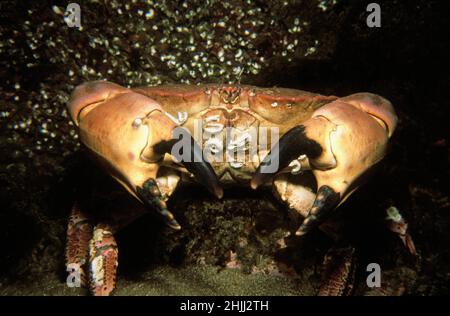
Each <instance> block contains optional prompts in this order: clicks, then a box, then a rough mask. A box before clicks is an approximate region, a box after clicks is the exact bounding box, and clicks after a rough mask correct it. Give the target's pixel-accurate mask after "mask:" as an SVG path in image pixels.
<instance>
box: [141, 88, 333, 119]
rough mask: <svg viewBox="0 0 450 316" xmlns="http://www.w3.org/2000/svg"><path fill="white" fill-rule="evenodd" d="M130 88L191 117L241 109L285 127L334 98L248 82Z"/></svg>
mask: <svg viewBox="0 0 450 316" xmlns="http://www.w3.org/2000/svg"><path fill="white" fill-rule="evenodd" d="M133 90H134V91H136V92H138V93H142V94H144V95H146V96H148V97H150V98H152V99H153V100H155V101H156V102H158V103H159V104H160V105H161V106H162V107H163V108H164V109H165V110H166V111H167V112H169V113H171V114H174V113H176V112H187V114H188V116H189V117H191V118H192V116H194V117H200V116H201V113H202V112H203V111H205V110H207V109H208V108H216V107H223V108H225V109H227V110H228V111H232V110H233V109H243V110H246V111H247V112H249V113H252V114H255V116H257V117H258V118H259V119H260V121H265V123H266V124H267V125H268V126H270V125H283V126H286V127H292V126H295V125H298V124H300V123H301V122H303V121H305V120H307V119H308V118H310V117H311V115H312V113H313V112H314V111H315V110H316V109H318V108H319V107H321V106H322V105H324V104H326V103H329V102H332V101H334V100H336V99H337V97H335V96H323V95H320V94H316V93H311V92H306V91H302V90H294V89H286V88H276V87H274V88H260V87H255V86H248V85H217V84H204V85H197V86H191V85H165V86H157V87H142V88H136V89H133ZM196 114H198V115H196Z"/></svg>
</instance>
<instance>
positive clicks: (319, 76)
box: [0, 0, 450, 295]
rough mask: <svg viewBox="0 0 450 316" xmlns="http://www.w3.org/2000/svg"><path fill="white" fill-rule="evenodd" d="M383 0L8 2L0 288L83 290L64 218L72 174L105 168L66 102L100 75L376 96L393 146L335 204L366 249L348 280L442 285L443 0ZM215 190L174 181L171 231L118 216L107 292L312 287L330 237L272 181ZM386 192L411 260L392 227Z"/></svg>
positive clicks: (448, 279) (74, 187) (77, 181)
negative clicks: (68, 16) (304, 226)
mask: <svg viewBox="0 0 450 316" xmlns="http://www.w3.org/2000/svg"><path fill="white" fill-rule="evenodd" d="M379 3H380V5H381V8H382V27H381V28H379V29H377V28H374V29H371V28H368V27H367V25H366V21H365V20H366V17H367V12H366V5H367V4H366V3H365V2H364V1H355V2H352V4H347V3H344V1H335V0H333V1H331V0H330V1H324V0H310V1H299V0H285V1H243V0H242V1H241V0H236V1H234V0H233V1H215V0H211V1H207V2H205V1H142V2H139V1H130V2H128V3H123V2H120V1H108V2H102V1H83V3H82V4H81V25H82V28H81V29H80V30H78V29H76V28H69V27H68V26H67V24H66V23H65V21H64V11H65V6H66V2H64V1H39V2H24V1H2V2H1V3H0V16H1V24H0V63H1V67H0V82H1V86H0V130H1V133H0V152H1V155H0V187H1V190H0V249H2V254H1V255H0V295H5V294H10V295H11V294H12V295H39V294H51V295H53V294H54V295H56V294H67V295H73V294H75V295H76V294H83V293H82V292H80V291H76V290H71V289H68V288H67V287H66V286H65V284H64V281H65V272H64V262H63V259H64V254H63V250H64V243H65V229H66V221H67V219H66V218H67V215H68V212H69V209H70V206H71V203H72V201H73V200H74V198H75V197H76V194H77V193H79V192H80V190H79V188H80V187H83V186H85V185H87V184H93V185H94V186H99V187H107V186H109V185H112V186H113V184H110V183H109V181H110V180H109V179H107V178H106V177H103V176H102V174H101V172H100V171H97V170H95V167H94V166H92V165H91V164H90V162H88V161H86V159H85V158H84V155H83V153H82V152H81V151H80V146H79V143H78V140H77V135H76V133H75V131H74V129H73V126H72V123H71V122H70V119H69V117H68V115H67V112H66V103H67V100H68V98H69V95H70V93H71V91H72V90H73V89H74V87H75V86H76V85H78V84H80V83H82V82H84V81H89V80H99V79H106V80H109V81H113V82H116V83H118V84H122V85H126V86H139V85H158V84H165V83H189V84H196V83H206V82H216V83H238V82H241V83H243V84H255V85H261V86H273V85H277V86H282V87H288V88H297V89H303V90H310V91H314V92H319V93H323V94H334V95H345V94H350V93H353V92H356V91H371V92H374V93H378V94H380V95H383V96H385V97H386V98H388V99H389V100H391V101H392V103H393V104H394V106H395V108H396V110H397V112H398V115H399V117H400V123H399V127H398V130H397V131H396V135H395V137H394V141H393V144H392V148H391V151H390V154H389V155H388V157H387V158H386V162H385V164H384V168H383V169H382V170H381V171H380V173H379V174H377V175H376V176H375V177H373V178H372V179H370V181H369V183H368V184H367V185H366V186H365V187H363V188H361V189H360V191H359V192H358V193H357V194H355V195H354V196H353V197H352V198H351V199H349V201H347V202H346V203H345V204H344V205H343V206H342V207H341V208H340V211H339V213H340V214H341V215H342V217H343V218H344V219H346V220H348V230H347V231H348V236H347V238H348V240H349V242H350V243H351V244H352V245H353V246H355V247H356V248H357V249H358V250H357V256H358V260H359V264H360V268H359V270H358V272H357V275H358V276H359V283H358V284H359V286H357V289H356V294H364V293H366V290H367V289H365V288H364V286H363V285H364V283H365V282H364V280H365V279H364V276H365V264H367V263H369V262H379V263H380V264H381V265H382V266H383V267H386V279H387V282H388V283H389V286H390V287H392V288H393V290H392V291H391V292H389V293H391V294H410V295H433V294H441V295H442V294H449V293H450V291H449V286H448V285H449V284H450V264H449V262H450V252H449V248H448V244H449V243H450V230H449V229H448V227H449V224H450V223H449V210H450V202H449V197H448V189H446V188H448V187H450V183H449V170H450V168H449V157H450V155H449V139H448V128H447V126H448V123H447V118H448V109H447V98H445V96H444V92H445V91H449V88H450V87H449V83H450V72H449V71H448V69H446V66H445V65H448V61H447V58H448V57H447V56H448V52H449V43H448V41H446V40H443V39H445V38H448V35H447V36H442V37H441V36H440V35H439V34H440V32H441V31H442V30H448V29H450V28H449V22H448V19H446V18H445V17H444V16H443V15H444V14H443V13H442V12H444V10H443V9H442V8H440V6H441V4H440V3H439V2H438V1H419V0H415V1H410V2H408V3H399V2H396V1H387V2H386V3H385V2H381V1H380V2H379ZM447 68H448V67H447ZM87 174H94V176H92V177H87V176H86V175H87ZM225 196H226V199H225V200H224V201H220V202H218V201H215V200H213V199H212V198H211V197H209V195H208V194H207V193H205V192H203V191H202V190H200V189H198V188H181V189H180V190H179V191H178V192H177V193H176V194H175V196H174V199H173V200H171V201H170V204H169V205H170V207H171V209H173V211H174V213H175V214H176V215H177V218H181V221H182V224H184V225H183V226H184V227H185V229H183V230H182V231H181V232H173V231H170V230H168V229H166V228H165V227H164V225H163V224H162V223H161V222H160V221H159V220H158V219H157V218H156V217H152V216H145V217H143V218H142V219H140V220H138V221H137V222H136V223H134V224H132V225H131V226H130V227H128V228H126V229H124V230H123V231H122V232H120V233H119V236H118V242H119V253H120V263H119V281H118V290H117V294H121V295H134V294H144V295H147V294H148V295H156V294H211V295H215V294H222V295H226V294H238V295H242V294H253V295H271V294H286V295H313V294H315V293H316V292H317V288H318V284H319V281H320V280H319V274H320V267H321V263H322V260H323V255H324V254H325V253H326V251H327V249H328V248H329V247H330V246H331V244H332V242H331V241H330V240H328V239H327V238H326V237H325V236H324V235H323V234H321V233H320V232H317V233H314V234H312V235H311V236H308V237H307V238H306V239H304V240H303V241H299V240H296V239H295V238H285V236H286V233H287V232H288V231H289V230H290V229H291V228H292V227H293V226H295V224H296V223H295V218H294V217H293V216H292V214H291V213H290V212H289V210H287V209H286V208H285V207H283V206H282V205H281V204H279V203H278V202H277V201H275V200H273V199H272V198H271V197H270V196H271V194H270V192H266V193H265V192H263V191H258V192H250V191H245V192H233V191H227V192H226V194H225ZM107 200H108V199H107V198H106V201H99V205H100V204H102V205H104V204H107ZM390 205H395V206H397V208H398V209H400V210H401V211H402V213H403V215H404V216H405V217H406V218H407V220H408V222H409V223H410V230H411V234H412V236H413V238H414V241H415V243H416V247H417V249H418V252H419V258H418V259H417V258H411V257H410V256H408V254H407V253H406V250H405V249H404V248H403V246H402V244H401V242H400V241H399V240H398V239H397V238H396V236H393V235H392V234H391V233H390V232H389V231H387V229H386V227H385V226H384V224H383V220H384V216H385V213H384V211H385V209H386V208H387V207H388V206H390ZM393 271H394V272H393ZM395 271H397V272H398V271H400V272H399V273H395ZM194 272H195V273H194ZM185 275H195V276H196V277H195V278H193V279H192V280H191V281H189V282H186V284H185V285H183V284H184V282H185V280H184V276H185ZM37 280H40V281H39V282H40V283H45V284H47V285H45V286H43V287H41V285H37V284H38V282H37ZM47 280H48V283H47ZM229 282H231V283H232V284H231V283H229ZM233 282H234V283H233ZM174 284H176V286H174ZM251 284H254V285H255V287H254V288H251ZM361 284H362V285H361ZM174 288H179V292H177V290H175V289H174ZM228 291H229V292H228Z"/></svg>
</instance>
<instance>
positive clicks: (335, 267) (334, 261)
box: [318, 247, 356, 296]
mask: <svg viewBox="0 0 450 316" xmlns="http://www.w3.org/2000/svg"><path fill="white" fill-rule="evenodd" d="M354 253H355V248H353V247H347V248H338V249H336V248H332V249H330V250H329V251H328V252H327V254H326V255H325V257H324V261H323V272H322V283H321V285H320V289H319V293H318V295H319V296H342V295H351V292H352V290H353V281H354V277H355V271H356V269H355V260H354Z"/></svg>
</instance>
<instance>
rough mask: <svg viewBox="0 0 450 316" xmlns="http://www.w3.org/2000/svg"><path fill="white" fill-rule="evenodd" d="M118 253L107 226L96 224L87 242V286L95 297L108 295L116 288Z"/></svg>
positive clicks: (110, 230)
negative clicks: (88, 272)
mask: <svg viewBox="0 0 450 316" xmlns="http://www.w3.org/2000/svg"><path fill="white" fill-rule="evenodd" d="M118 256H119V252H118V249H117V243H116V240H115V239H114V236H113V233H112V227H111V226H110V225H108V224H104V223H102V224H98V225H96V226H95V228H94V233H93V237H92V239H91V240H90V242H89V267H90V278H89V285H90V290H91V293H92V294H93V295H95V296H104V295H109V294H111V292H112V291H113V290H114V288H115V286H116V275H117V266H118Z"/></svg>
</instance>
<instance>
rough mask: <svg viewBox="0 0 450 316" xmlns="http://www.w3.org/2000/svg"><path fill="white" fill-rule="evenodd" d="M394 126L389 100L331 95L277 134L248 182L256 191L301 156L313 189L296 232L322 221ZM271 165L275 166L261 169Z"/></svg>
mask: <svg viewBox="0 0 450 316" xmlns="http://www.w3.org/2000/svg"><path fill="white" fill-rule="evenodd" d="M396 124H397V117H396V115H395V112H394V110H393V107H392V105H391V103H390V102H389V101H388V100H386V99H384V98H382V97H380V96H378V95H374V94H371V93H357V94H353V95H350V96H348V97H345V98H340V99H337V100H335V101H333V102H330V103H328V104H326V105H324V106H322V107H320V108H319V109H317V110H316V111H315V112H314V113H313V114H312V116H311V118H310V119H308V120H306V121H305V122H303V124H301V125H299V126H295V127H293V128H292V129H290V130H289V131H288V132H287V133H285V134H284V135H283V136H282V137H281V138H280V140H279V141H278V143H277V144H275V145H274V146H273V148H272V150H271V151H270V152H269V154H267V155H266V156H265V157H264V159H263V160H262V162H261V164H260V166H259V167H258V169H257V170H256V172H255V174H254V175H253V177H252V180H251V186H252V188H253V189H256V188H257V187H258V186H259V185H260V184H262V183H265V182H267V181H269V180H271V179H272V178H273V177H274V176H275V175H276V174H277V173H278V172H279V171H281V170H283V169H285V168H287V167H288V166H289V164H290V163H291V162H292V161H294V160H295V159H296V158H297V157H300V156H305V155H306V157H307V159H308V164H309V165H310V166H311V169H312V172H313V174H314V176H315V178H316V181H317V187H318V189H317V192H316V195H315V199H314V202H313V204H312V206H311V208H310V210H309V212H308V214H307V216H306V218H305V219H304V221H303V223H302V224H301V226H300V228H299V229H298V230H297V231H296V235H297V236H302V235H304V234H306V233H308V232H310V231H311V230H312V229H314V228H315V227H317V226H319V225H320V224H322V223H323V222H324V221H325V220H326V219H327V218H328V217H329V216H330V215H331V213H332V211H333V210H334V209H335V208H336V207H337V206H339V204H340V203H342V202H343V201H344V200H345V199H346V198H347V197H348V196H349V195H350V194H351V193H352V192H353V191H354V190H355V189H356V188H357V187H358V186H359V185H360V183H361V180H362V179H363V178H364V176H365V175H366V174H367V173H368V172H369V171H370V170H371V168H372V167H373V166H375V165H376V164H377V163H378V162H379V161H380V160H381V159H382V158H383V156H384V155H385V153H386V146H387V143H388V139H389V138H390V137H391V135H392V133H393V132H394V129H395V127H396ZM274 163H275V165H277V166H278V168H276V169H273V168H272V169H271V170H270V171H271V172H267V171H266V169H267V168H266V167H267V166H268V165H273V164H274Z"/></svg>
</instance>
